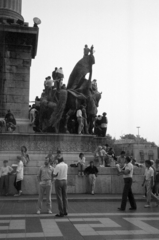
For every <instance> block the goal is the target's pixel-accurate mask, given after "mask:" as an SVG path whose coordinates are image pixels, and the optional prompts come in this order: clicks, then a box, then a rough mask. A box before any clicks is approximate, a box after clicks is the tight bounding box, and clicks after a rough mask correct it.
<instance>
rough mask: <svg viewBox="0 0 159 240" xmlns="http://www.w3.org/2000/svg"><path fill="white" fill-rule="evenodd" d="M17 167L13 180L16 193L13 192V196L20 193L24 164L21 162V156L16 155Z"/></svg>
mask: <svg viewBox="0 0 159 240" xmlns="http://www.w3.org/2000/svg"><path fill="white" fill-rule="evenodd" d="M17 162H18V165H17V169H16V172H15V174H16V177H15V181H14V187H15V188H16V190H17V192H18V193H17V194H15V195H14V196H15V197H18V196H20V195H21V194H22V181H23V177H24V165H23V162H22V157H21V156H17Z"/></svg>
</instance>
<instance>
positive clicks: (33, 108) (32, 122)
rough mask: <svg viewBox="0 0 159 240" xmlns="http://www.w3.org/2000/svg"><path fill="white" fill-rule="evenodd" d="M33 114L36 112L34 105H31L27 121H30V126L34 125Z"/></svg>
mask: <svg viewBox="0 0 159 240" xmlns="http://www.w3.org/2000/svg"><path fill="white" fill-rule="evenodd" d="M35 112H37V110H36V105H35V104H33V105H32V107H31V109H30V113H29V120H30V125H33V124H34V121H35Z"/></svg>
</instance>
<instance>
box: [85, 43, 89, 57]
mask: <svg viewBox="0 0 159 240" xmlns="http://www.w3.org/2000/svg"><path fill="white" fill-rule="evenodd" d="M83 50H84V57H86V56H88V55H89V53H90V49H89V48H88V45H85V46H84V49H83Z"/></svg>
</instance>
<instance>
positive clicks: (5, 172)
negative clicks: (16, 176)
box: [0, 160, 13, 196]
mask: <svg viewBox="0 0 159 240" xmlns="http://www.w3.org/2000/svg"><path fill="white" fill-rule="evenodd" d="M12 171H13V168H12V167H10V166H8V160H4V161H3V167H1V172H0V175H1V180H0V189H1V191H2V192H1V194H2V195H3V190H4V193H5V195H6V196H7V195H8V189H9V173H11V172H12Z"/></svg>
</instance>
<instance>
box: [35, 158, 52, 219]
mask: <svg viewBox="0 0 159 240" xmlns="http://www.w3.org/2000/svg"><path fill="white" fill-rule="evenodd" d="M53 172H54V168H53V167H52V166H50V163H49V158H48V157H46V158H45V162H44V165H43V166H41V167H40V170H39V173H38V176H37V178H38V181H39V199H38V210H37V214H40V213H41V209H42V203H43V197H44V193H45V192H46V204H47V211H48V214H52V203H51V191H52V181H53Z"/></svg>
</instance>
